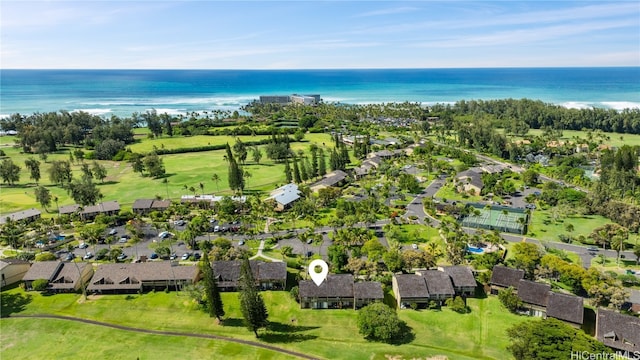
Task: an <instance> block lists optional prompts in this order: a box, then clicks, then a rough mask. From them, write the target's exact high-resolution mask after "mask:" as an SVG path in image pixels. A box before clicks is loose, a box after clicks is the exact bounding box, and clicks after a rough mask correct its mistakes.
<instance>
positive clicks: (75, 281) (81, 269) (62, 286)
mask: <svg viewBox="0 0 640 360" xmlns="http://www.w3.org/2000/svg"><path fill="white" fill-rule="evenodd" d="M92 275H93V266H91V264H89V263H71V262H65V263H62V267H61V268H60V271H58V273H57V274H55V276H54V277H53V279H52V280H51V281H49V288H48V289H49V290H51V291H54V292H74V291H78V290H80V288H81V287H82V286H84V284H86V283H88V282H89V280H90V279H91V276H92Z"/></svg>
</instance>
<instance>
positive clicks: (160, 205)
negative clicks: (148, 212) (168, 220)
mask: <svg viewBox="0 0 640 360" xmlns="http://www.w3.org/2000/svg"><path fill="white" fill-rule="evenodd" d="M169 206H171V201H169V200H153V204H151V208H152V209H159V210H166V209H168V208H169Z"/></svg>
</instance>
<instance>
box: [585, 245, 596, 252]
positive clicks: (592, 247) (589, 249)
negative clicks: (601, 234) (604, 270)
mask: <svg viewBox="0 0 640 360" xmlns="http://www.w3.org/2000/svg"><path fill="white" fill-rule="evenodd" d="M587 251H598V248H597V247H595V246H589V247H588V248H587Z"/></svg>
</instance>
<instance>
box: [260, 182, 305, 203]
mask: <svg viewBox="0 0 640 360" xmlns="http://www.w3.org/2000/svg"><path fill="white" fill-rule="evenodd" d="M268 199H273V200H275V201H276V202H277V203H278V204H281V205H289V204H291V203H292V202H294V201H296V200H298V199H300V190H298V186H295V188H293V187H290V188H287V189H285V190H282V191H280V192H278V193H276V194H275V195H272V196H270V197H269V198H268Z"/></svg>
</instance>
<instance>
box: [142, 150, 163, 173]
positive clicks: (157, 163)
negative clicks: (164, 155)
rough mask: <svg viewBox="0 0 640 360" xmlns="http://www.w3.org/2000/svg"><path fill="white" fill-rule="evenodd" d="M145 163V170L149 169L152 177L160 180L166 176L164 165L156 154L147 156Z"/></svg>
mask: <svg viewBox="0 0 640 360" xmlns="http://www.w3.org/2000/svg"><path fill="white" fill-rule="evenodd" d="M143 163H144V168H145V169H147V171H148V172H149V175H150V176H151V177H153V178H159V177H161V176H162V175H164V174H165V169H164V163H163V162H162V159H161V158H160V157H159V156H158V154H156V153H155V152H152V153H150V154H148V155H147V156H145V157H144V160H143Z"/></svg>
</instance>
